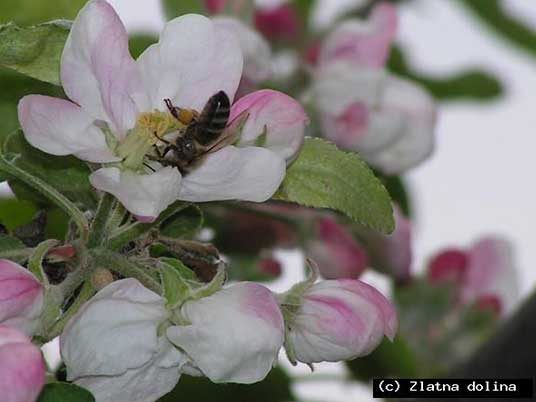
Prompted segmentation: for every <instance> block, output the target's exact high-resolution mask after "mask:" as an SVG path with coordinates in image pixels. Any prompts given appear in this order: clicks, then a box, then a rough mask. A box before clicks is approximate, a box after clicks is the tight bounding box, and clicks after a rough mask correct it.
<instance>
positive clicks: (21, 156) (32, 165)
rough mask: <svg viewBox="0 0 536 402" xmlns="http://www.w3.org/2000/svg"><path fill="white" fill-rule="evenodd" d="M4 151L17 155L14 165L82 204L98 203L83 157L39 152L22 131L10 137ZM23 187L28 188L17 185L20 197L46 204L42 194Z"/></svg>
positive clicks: (90, 206)
mask: <svg viewBox="0 0 536 402" xmlns="http://www.w3.org/2000/svg"><path fill="white" fill-rule="evenodd" d="M4 152H5V153H6V154H8V155H18V156H17V158H16V159H15V160H14V162H13V164H14V165H15V166H17V167H19V168H21V169H23V170H25V171H26V172H29V173H30V174H32V175H33V176H35V177H38V178H40V179H41V180H43V181H45V182H47V183H48V184H49V185H51V186H52V187H54V188H55V189H56V190H58V191H59V192H60V193H62V194H63V195H65V196H66V197H67V198H69V199H70V200H72V201H75V202H79V203H82V204H84V205H85V206H86V207H88V208H93V207H94V206H95V204H96V201H95V194H94V192H93V190H92V187H91V184H90V183H89V174H90V170H89V167H88V166H87V165H86V164H85V163H84V162H82V161H81V160H79V159H77V158H75V157H74V156H53V155H50V154H47V153H44V152H42V151H39V150H38V149H36V148H34V147H32V146H31V145H30V144H28V142H26V140H25V138H24V135H23V134H22V131H20V130H18V131H16V132H14V133H12V134H11V135H10V136H9V137H8V138H7V140H6V142H5V145H4ZM10 184H12V181H11V180H10ZM17 190H22V191H17ZM24 190H28V189H27V188H26V187H22V188H20V187H19V188H17V187H16V186H15V188H14V191H15V194H17V196H18V198H24V199H30V200H32V201H35V202H37V203H39V204H43V203H46V201H45V199H44V198H43V197H42V196H41V195H37V196H36V195H35V192H33V193H32V192H30V193H28V192H27V191H24Z"/></svg>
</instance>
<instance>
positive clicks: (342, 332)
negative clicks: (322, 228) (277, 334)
mask: <svg viewBox="0 0 536 402" xmlns="http://www.w3.org/2000/svg"><path fill="white" fill-rule="evenodd" d="M287 325H288V326H289V331H288V334H287V343H286V344H287V345H290V348H291V349H292V352H293V354H294V357H295V359H296V360H297V361H300V362H303V363H316V362H321V361H330V362H336V361H340V360H351V359H354V358H356V357H360V356H365V355H367V354H369V353H370V352H372V351H373V350H374V349H375V348H376V347H377V346H378V345H379V344H380V342H381V341H382V338H383V336H384V335H385V336H387V337H388V338H389V339H390V340H393V338H394V337H395V334H396V331H397V327H398V318H397V315H396V312H395V309H394V307H393V306H392V304H391V303H390V302H389V301H388V300H387V299H386V298H385V297H384V296H383V295H382V294H381V293H380V292H379V291H377V290H376V289H375V288H373V287H372V286H370V285H367V284H366V283H364V282H361V281H359V280H352V279H339V280H331V281H323V282H320V283H317V284H315V285H313V286H312V287H311V288H310V289H309V290H307V291H306V292H305V294H304V295H303V298H302V304H301V306H300V309H299V310H298V312H297V313H296V315H295V316H294V317H292V318H291V319H290V321H289V322H287Z"/></svg>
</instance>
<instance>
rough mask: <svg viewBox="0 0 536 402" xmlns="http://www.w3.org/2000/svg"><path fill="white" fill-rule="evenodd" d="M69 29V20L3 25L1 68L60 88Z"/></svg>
mask: <svg viewBox="0 0 536 402" xmlns="http://www.w3.org/2000/svg"><path fill="white" fill-rule="evenodd" d="M69 30H70V23H69V22H68V21H53V22H48V23H45V24H40V25H36V26H32V27H27V28H20V27H18V26H17V25H15V24H13V23H9V24H6V25H3V26H0V65H3V66H5V67H9V68H12V69H13V70H16V71H18V72H20V73H23V74H25V75H27V76H30V77H32V78H36V79H38V80H41V81H45V82H50V83H52V84H55V85H60V58H61V53H62V51H63V47H64V45H65V41H66V39H67V35H68V34H69Z"/></svg>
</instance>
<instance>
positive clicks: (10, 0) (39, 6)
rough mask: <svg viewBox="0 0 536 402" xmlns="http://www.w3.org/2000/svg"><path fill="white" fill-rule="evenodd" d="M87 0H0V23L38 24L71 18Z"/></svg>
mask: <svg viewBox="0 0 536 402" xmlns="http://www.w3.org/2000/svg"><path fill="white" fill-rule="evenodd" d="M86 1H87V0H54V2H53V3H51V2H50V1H49V0H2V2H1V5H0V24H5V23H6V22H10V21H13V22H15V23H17V24H21V25H31V24H38V23H40V22H43V21H51V20H57V19H60V18H64V19H69V20H72V19H74V17H76V14H77V13H78V10H80V9H81V8H82V7H83V6H84V4H85V3H86Z"/></svg>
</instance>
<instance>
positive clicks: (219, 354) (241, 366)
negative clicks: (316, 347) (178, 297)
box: [167, 282, 284, 384]
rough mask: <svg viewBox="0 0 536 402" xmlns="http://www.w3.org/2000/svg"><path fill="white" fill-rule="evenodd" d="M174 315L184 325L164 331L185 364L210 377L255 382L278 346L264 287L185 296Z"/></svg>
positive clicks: (279, 322)
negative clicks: (189, 298) (186, 360)
mask: <svg viewBox="0 0 536 402" xmlns="http://www.w3.org/2000/svg"><path fill="white" fill-rule="evenodd" d="M180 314H181V316H182V317H184V319H185V320H186V321H188V322H190V325H186V326H172V327H169V328H168V329H167V336H168V338H169V340H170V341H171V342H173V344H175V345H176V346H178V347H179V348H180V349H182V350H183V351H184V352H185V353H186V354H187V355H188V357H189V358H190V360H191V364H190V366H192V367H194V368H197V369H198V370H199V371H200V372H201V373H202V374H204V375H206V376H207V377H208V378H209V379H210V380H211V381H213V382H217V383H219V382H236V383H243V384H251V383H254V382H257V381H261V380H262V379H263V378H264V377H266V375H267V374H268V372H269V371H270V370H271V368H272V366H273V365H274V362H275V361H276V359H277V356H278V354H279V350H280V349H281V347H282V345H283V340H284V325H283V317H282V315H281V311H280V310H279V306H278V304H277V301H276V299H275V297H274V295H273V294H272V293H271V292H270V291H269V290H268V289H267V288H265V287H264V286H262V285H259V284H256V283H253V282H241V283H237V284H234V285H231V286H229V287H227V288H224V289H222V290H220V291H218V292H216V293H214V294H213V295H211V296H208V297H204V298H202V299H200V300H195V301H188V302H186V303H185V304H184V305H183V306H182V308H181V310H180ZM193 372H195V371H193Z"/></svg>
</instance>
